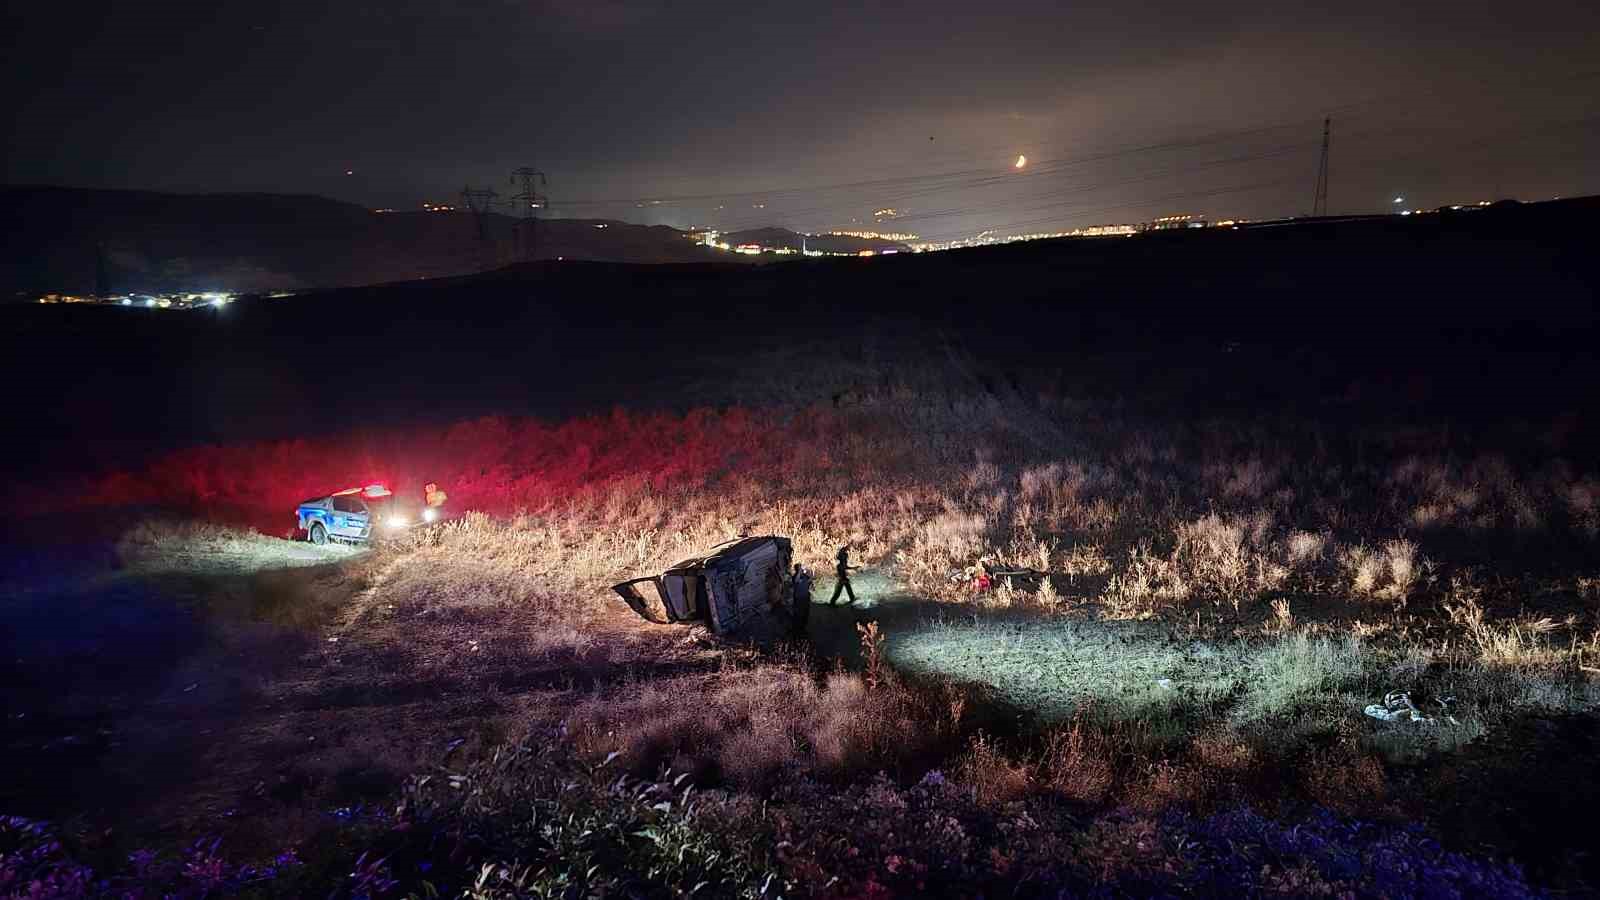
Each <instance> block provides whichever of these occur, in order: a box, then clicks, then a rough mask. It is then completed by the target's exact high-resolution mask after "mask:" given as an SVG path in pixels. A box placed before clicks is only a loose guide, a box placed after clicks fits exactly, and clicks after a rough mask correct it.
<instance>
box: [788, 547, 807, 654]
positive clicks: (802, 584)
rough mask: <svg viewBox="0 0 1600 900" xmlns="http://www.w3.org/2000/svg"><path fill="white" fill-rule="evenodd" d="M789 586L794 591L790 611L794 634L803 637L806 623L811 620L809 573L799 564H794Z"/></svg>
mask: <svg viewBox="0 0 1600 900" xmlns="http://www.w3.org/2000/svg"><path fill="white" fill-rule="evenodd" d="M791 585H792V586H793V589H794V608H793V610H792V615H793V619H792V620H791V624H792V625H793V626H794V633H795V634H796V635H797V636H800V637H804V636H805V633H806V622H807V621H808V620H809V619H810V618H811V573H810V572H807V571H806V567H805V566H802V565H800V564H799V563H795V564H794V574H793V575H792V576H791Z"/></svg>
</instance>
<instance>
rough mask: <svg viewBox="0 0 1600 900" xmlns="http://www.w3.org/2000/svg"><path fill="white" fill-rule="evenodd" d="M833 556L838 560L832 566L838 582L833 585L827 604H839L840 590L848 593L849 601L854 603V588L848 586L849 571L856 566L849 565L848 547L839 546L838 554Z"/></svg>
mask: <svg viewBox="0 0 1600 900" xmlns="http://www.w3.org/2000/svg"><path fill="white" fill-rule="evenodd" d="M834 558H835V559H836V560H838V564H837V565H835V566H834V567H833V574H834V575H835V576H836V577H837V578H838V583H837V584H835V585H834V586H833V598H832V599H830V600H829V601H828V605H829V606H838V605H839V593H840V592H841V591H843V592H844V593H846V594H848V595H850V602H851V603H854V602H856V591H855V588H853V587H851V586H850V573H851V572H853V571H855V569H856V568H857V567H856V566H852V565H850V548H849V547H840V548H839V553H838V555H837V556H835V557H834Z"/></svg>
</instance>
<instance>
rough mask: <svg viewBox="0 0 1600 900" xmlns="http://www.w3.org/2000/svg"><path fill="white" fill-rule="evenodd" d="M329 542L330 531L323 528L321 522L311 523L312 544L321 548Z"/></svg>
mask: <svg viewBox="0 0 1600 900" xmlns="http://www.w3.org/2000/svg"><path fill="white" fill-rule="evenodd" d="M327 542H328V529H326V528H323V527H322V523H321V522H312V523H311V543H313V544H316V545H317V546H318V547H321V546H322V545H323V544H326V543H327Z"/></svg>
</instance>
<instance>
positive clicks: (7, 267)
mask: <svg viewBox="0 0 1600 900" xmlns="http://www.w3.org/2000/svg"><path fill="white" fill-rule="evenodd" d="M514 225H515V223H514V221H513V220H512V219H511V218H510V217H508V216H503V215H491V216H489V219H488V222H487V232H488V238H487V240H485V239H482V238H480V236H479V232H478V226H477V222H476V220H475V219H474V217H473V215H472V214H471V213H470V212H468V211H465V210H458V211H446V212H427V211H422V210H416V211H404V212H392V213H376V212H373V211H372V210H369V209H367V208H365V207H362V206H357V205H355V204H351V203H343V202H340V201H336V200H329V199H327V198H325V197H314V196H297V195H279V194H162V193H155V192H150V191H102V190H86V189H78V188H60V187H6V188H0V228H3V230H4V232H5V233H6V234H7V235H8V237H7V239H6V241H5V242H4V244H3V245H0V297H4V298H6V299H11V298H12V297H13V296H14V295H15V293H16V292H19V291H70V292H81V293H89V292H93V291H95V289H96V284H97V281H98V276H97V268H99V267H100V266H101V265H102V263H103V266H104V272H105V276H106V277H107V280H108V281H109V288H110V290H111V291H113V292H116V293H123V292H157V291H173V290H234V291H271V290H298V289H305V288H314V287H344V286H353V285H364V284H376V283H382V282H390V281H405V280H411V279H417V278H433V277H440V276H448V275H463V274H468V273H471V272H479V271H484V270H486V269H493V268H497V267H499V266H502V265H507V264H509V263H511V262H514V261H515V255H516V249H515V245H514V244H513V232H514ZM536 246H537V256H538V257H539V258H541V259H554V258H556V257H564V258H566V259H580V260H593V261H598V262H637V263H683V262H705V261H710V260H724V261H729V260H731V259H733V257H731V256H730V255H728V254H721V253H718V252H717V251H715V250H711V249H708V248H705V247H701V246H698V245H696V244H694V243H693V242H691V241H689V240H687V239H686V238H685V237H684V235H683V232H680V231H678V230H676V229H673V228H668V227H666V226H659V225H658V226H644V225H631V224H628V223H625V222H613V221H604V220H588V219H550V220H541V221H540V222H539V223H538V225H537V238H536Z"/></svg>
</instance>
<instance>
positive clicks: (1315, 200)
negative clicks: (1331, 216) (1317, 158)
mask: <svg viewBox="0 0 1600 900" xmlns="http://www.w3.org/2000/svg"><path fill="white" fill-rule="evenodd" d="M1332 130H1333V117H1332V116H1329V117H1328V118H1326V119H1323V120H1322V162H1321V163H1319V164H1318V165H1317V190H1316V193H1315V194H1313V195H1312V199H1311V215H1312V217H1313V218H1315V217H1318V216H1325V215H1327V214H1328V141H1329V136H1330V133H1331V132H1332Z"/></svg>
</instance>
